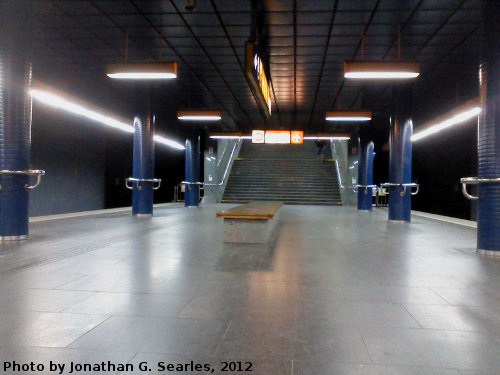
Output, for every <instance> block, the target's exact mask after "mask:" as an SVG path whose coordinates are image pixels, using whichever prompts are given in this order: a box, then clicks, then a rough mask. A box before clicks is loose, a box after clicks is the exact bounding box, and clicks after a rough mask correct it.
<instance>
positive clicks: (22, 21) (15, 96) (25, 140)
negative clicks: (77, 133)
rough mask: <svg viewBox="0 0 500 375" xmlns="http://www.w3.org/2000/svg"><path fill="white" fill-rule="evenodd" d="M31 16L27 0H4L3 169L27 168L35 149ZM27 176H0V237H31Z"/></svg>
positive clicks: (0, 60)
mask: <svg viewBox="0 0 500 375" xmlns="http://www.w3.org/2000/svg"><path fill="white" fill-rule="evenodd" d="M28 20H29V16H28V10H27V9H26V4H25V2H23V1H13V0H5V1H0V169H1V170H9V171H26V170H28V169H29V167H30V165H29V164H30V149H31V98H30V96H29V89H30V87H31V61H30V57H29V52H28V51H29V48H28V44H29V43H28V37H27V35H25V33H26V32H28V30H29V27H28V25H29V23H28ZM27 184H28V176H27V175H14V174H2V175H0V185H1V186H2V189H1V191H0V239H2V240H20V239H25V238H27V237H28V203H29V193H28V191H27V190H26V189H25V186H26V185H27Z"/></svg>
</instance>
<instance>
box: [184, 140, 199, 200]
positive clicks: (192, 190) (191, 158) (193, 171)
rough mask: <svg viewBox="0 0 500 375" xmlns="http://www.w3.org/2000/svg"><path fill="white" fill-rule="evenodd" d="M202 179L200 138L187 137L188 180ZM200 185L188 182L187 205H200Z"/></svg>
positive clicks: (196, 180)
mask: <svg viewBox="0 0 500 375" xmlns="http://www.w3.org/2000/svg"><path fill="white" fill-rule="evenodd" d="M199 181H200V139H199V137H192V138H191V139H186V182H199ZM199 196H200V185H194V184H187V185H186V195H185V200H184V203H185V206H186V207H197V206H198V205H199V201H200V200H199Z"/></svg>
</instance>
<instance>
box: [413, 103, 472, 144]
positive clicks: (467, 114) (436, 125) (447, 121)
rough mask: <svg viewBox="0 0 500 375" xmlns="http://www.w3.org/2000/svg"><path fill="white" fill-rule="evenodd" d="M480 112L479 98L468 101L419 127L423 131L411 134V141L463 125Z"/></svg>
mask: <svg viewBox="0 0 500 375" xmlns="http://www.w3.org/2000/svg"><path fill="white" fill-rule="evenodd" d="M480 112H481V107H480V106H479V98H475V99H472V100H469V101H468V102H466V103H465V104H463V105H461V106H459V107H456V108H454V109H452V110H451V111H449V112H447V113H445V114H444V115H442V116H439V117H438V118H437V119H435V120H433V121H430V122H428V123H426V124H424V125H422V126H421V127H419V128H423V130H421V131H419V132H416V133H415V134H413V135H412V137H411V140H412V141H413V142H415V141H418V140H420V139H422V138H425V137H427V136H429V135H432V134H435V133H438V132H440V131H441V130H444V129H446V128H449V127H451V126H454V125H457V124H461V123H464V122H465V121H467V120H470V119H471V118H474V117H477V115H479V113H480Z"/></svg>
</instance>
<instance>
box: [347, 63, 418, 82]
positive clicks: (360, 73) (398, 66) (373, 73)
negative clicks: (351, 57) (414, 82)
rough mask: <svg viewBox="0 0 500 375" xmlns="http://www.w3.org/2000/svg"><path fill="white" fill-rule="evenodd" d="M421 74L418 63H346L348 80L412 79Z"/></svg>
mask: <svg viewBox="0 0 500 375" xmlns="http://www.w3.org/2000/svg"><path fill="white" fill-rule="evenodd" d="M419 74H420V65H419V63H418V62H416V61H399V60H397V61H345V62H344V77H345V78H348V79H411V78H416V77H418V75H419Z"/></svg>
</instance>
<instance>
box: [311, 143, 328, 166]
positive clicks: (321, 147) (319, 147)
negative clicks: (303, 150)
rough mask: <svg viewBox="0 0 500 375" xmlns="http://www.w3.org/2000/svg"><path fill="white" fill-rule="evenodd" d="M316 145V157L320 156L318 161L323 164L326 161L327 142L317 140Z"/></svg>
mask: <svg viewBox="0 0 500 375" xmlns="http://www.w3.org/2000/svg"><path fill="white" fill-rule="evenodd" d="M314 143H315V144H316V155H318V160H319V162H320V163H323V161H324V160H325V146H326V142H325V141H322V140H320V139H316V140H315V141H314Z"/></svg>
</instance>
